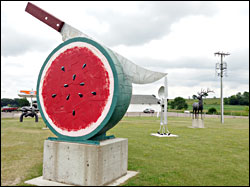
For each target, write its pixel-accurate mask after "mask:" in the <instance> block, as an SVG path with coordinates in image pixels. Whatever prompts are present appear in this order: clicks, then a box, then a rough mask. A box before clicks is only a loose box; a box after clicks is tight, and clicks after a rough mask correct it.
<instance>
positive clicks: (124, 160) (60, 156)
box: [43, 138, 128, 186]
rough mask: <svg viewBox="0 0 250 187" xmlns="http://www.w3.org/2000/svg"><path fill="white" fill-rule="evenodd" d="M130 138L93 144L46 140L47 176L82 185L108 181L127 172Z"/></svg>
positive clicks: (44, 158)
mask: <svg viewBox="0 0 250 187" xmlns="http://www.w3.org/2000/svg"><path fill="white" fill-rule="evenodd" d="M127 166H128V140H127V139H125V138H114V139H109V140H104V141H101V142H100V145H89V144H80V143H70V142H59V141H51V140H45V141H44V156H43V179H45V180H51V181H55V182H61V183H65V184H71V185H80V186H100V185H105V184H108V183H110V182H112V181H114V180H116V179H117V178H120V177H121V176H123V175H126V173H127Z"/></svg>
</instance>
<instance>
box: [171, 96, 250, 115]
mask: <svg viewBox="0 0 250 187" xmlns="http://www.w3.org/2000/svg"><path fill="white" fill-rule="evenodd" d="M170 101H173V99H170ZM194 102H198V100H197V99H186V103H187V104H188V108H187V110H189V111H193V107H192V105H193V103H194ZM212 107H213V108H216V110H217V114H218V115H220V99H219V98H216V99H215V98H206V99H203V108H204V109H203V112H206V113H207V111H208V109H209V108H212ZM247 108H248V109H247ZM169 111H170V112H173V111H174V112H183V111H184V110H179V111H178V110H173V109H170V106H169ZM224 115H233V116H249V106H243V105H225V104H224Z"/></svg>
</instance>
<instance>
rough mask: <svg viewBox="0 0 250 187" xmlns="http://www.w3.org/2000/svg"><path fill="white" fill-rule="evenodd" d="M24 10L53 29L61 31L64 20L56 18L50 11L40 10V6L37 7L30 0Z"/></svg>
mask: <svg viewBox="0 0 250 187" xmlns="http://www.w3.org/2000/svg"><path fill="white" fill-rule="evenodd" d="M25 11H26V12H28V13H30V14H31V15H32V16H34V17H36V18H37V19H39V20H40V21H42V22H44V23H46V24H47V25H49V26H50V27H52V28H53V29H55V30H57V31H58V32H61V29H62V27H63V25H64V22H63V21H61V20H60V19H58V18H56V17H55V16H53V15H51V14H50V13H48V12H46V11H44V10H42V9H41V8H39V7H37V6H36V5H34V4H32V3H30V2H28V4H27V6H26V8H25Z"/></svg>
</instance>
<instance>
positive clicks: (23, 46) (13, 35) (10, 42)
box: [1, 27, 56, 57]
mask: <svg viewBox="0 0 250 187" xmlns="http://www.w3.org/2000/svg"><path fill="white" fill-rule="evenodd" d="M1 40H2V41H1V52H2V55H3V56H5V57H7V56H17V55H23V54H24V53H26V52H28V51H40V52H41V51H46V50H48V49H49V48H51V46H55V43H56V41H52V40H46V39H44V37H43V38H39V37H34V36H30V35H28V34H24V33H21V32H19V31H17V30H15V29H13V28H12V27H4V28H2V33H1Z"/></svg>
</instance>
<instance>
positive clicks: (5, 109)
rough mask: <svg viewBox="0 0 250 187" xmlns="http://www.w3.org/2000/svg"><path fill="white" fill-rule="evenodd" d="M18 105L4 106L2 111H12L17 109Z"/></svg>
mask: <svg viewBox="0 0 250 187" xmlns="http://www.w3.org/2000/svg"><path fill="white" fill-rule="evenodd" d="M17 110H18V107H10V106H4V107H3V108H2V112H12V111H17Z"/></svg>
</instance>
